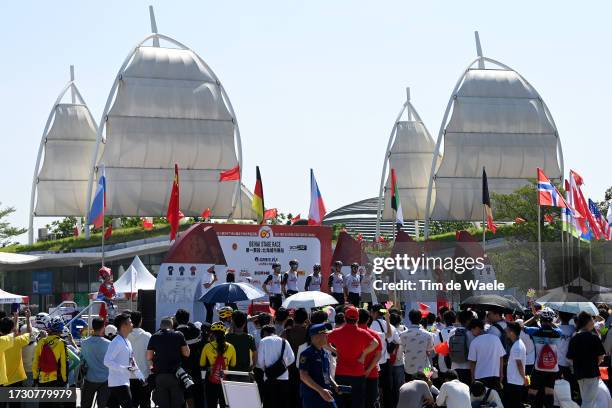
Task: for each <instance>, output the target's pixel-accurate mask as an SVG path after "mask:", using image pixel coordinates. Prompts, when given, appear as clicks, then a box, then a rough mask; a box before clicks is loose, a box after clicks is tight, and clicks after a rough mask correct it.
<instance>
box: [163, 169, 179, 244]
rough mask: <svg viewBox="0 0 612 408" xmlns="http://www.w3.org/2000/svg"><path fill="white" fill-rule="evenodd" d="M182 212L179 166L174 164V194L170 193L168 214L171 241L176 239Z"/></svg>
mask: <svg viewBox="0 0 612 408" xmlns="http://www.w3.org/2000/svg"><path fill="white" fill-rule="evenodd" d="M180 214H181V211H180V210H179V170H178V164H174V182H173V183H172V192H171V193H170V201H169V202H168V213H167V214H166V218H167V219H168V223H169V224H170V241H172V240H173V239H174V238H175V237H176V233H177V232H178V228H179V220H180V219H181V216H180Z"/></svg>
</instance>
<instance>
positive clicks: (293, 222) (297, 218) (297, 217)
mask: <svg viewBox="0 0 612 408" xmlns="http://www.w3.org/2000/svg"><path fill="white" fill-rule="evenodd" d="M301 219H302V214H298V215H296V216H295V217H293V218H291V223H292V224H295V223H296V222H298V221H299V220H301Z"/></svg>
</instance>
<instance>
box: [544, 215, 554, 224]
mask: <svg viewBox="0 0 612 408" xmlns="http://www.w3.org/2000/svg"><path fill="white" fill-rule="evenodd" d="M554 220H555V218H554V217H553V216H552V214H544V221H546V222H547V223H549V224H552V222H553V221H554Z"/></svg>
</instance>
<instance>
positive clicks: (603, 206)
mask: <svg viewBox="0 0 612 408" xmlns="http://www.w3.org/2000/svg"><path fill="white" fill-rule="evenodd" d="M610 200H612V187H608V189H607V190H606V192H605V193H604V200H603V201H600V202H599V203H597V206H598V207H599V211H601V213H602V214H603V215H604V216H606V214H608V207H609V206H610Z"/></svg>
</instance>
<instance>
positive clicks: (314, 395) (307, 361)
mask: <svg viewBox="0 0 612 408" xmlns="http://www.w3.org/2000/svg"><path fill="white" fill-rule="evenodd" d="M299 368H300V370H304V371H306V372H308V374H309V375H310V378H312V379H313V381H314V382H316V383H317V384H319V385H320V386H321V387H323V388H326V389H328V390H331V389H332V385H331V379H330V371H329V356H328V354H327V352H325V351H324V350H323V349H321V350H317V348H316V347H314V346H309V347H308V348H307V349H306V350H304V351H303V352H302V354H301V355H300V362H299ZM300 395H301V397H302V406H303V407H304V408H329V407H335V406H336V404H335V403H330V402H326V401H324V400H323V398H321V396H320V395H319V393H318V392H316V391H315V390H313V389H312V388H310V387H309V386H308V385H306V384H304V383H303V382H302V383H300Z"/></svg>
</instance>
